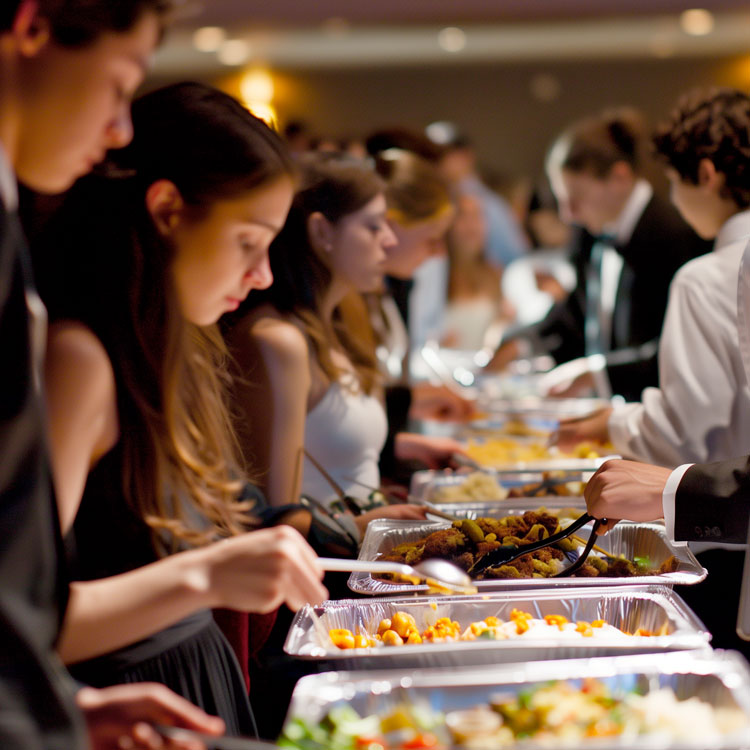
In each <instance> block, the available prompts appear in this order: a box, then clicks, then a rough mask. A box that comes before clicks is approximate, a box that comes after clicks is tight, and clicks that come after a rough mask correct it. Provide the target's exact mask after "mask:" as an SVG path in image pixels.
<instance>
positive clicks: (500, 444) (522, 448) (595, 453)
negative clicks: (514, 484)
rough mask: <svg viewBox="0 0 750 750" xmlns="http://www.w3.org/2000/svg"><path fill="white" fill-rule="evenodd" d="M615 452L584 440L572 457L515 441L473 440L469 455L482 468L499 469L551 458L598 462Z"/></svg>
mask: <svg viewBox="0 0 750 750" xmlns="http://www.w3.org/2000/svg"><path fill="white" fill-rule="evenodd" d="M613 451H614V446H613V445H612V444H611V443H598V442H594V441H591V440H584V441H582V442H580V443H578V445H576V446H575V447H574V448H573V450H572V451H570V452H569V453H562V452H560V451H558V450H557V449H549V448H548V447H547V446H546V444H545V443H542V442H526V441H524V442H522V441H520V440H514V439H512V438H493V439H489V440H482V441H477V440H470V441H469V443H468V445H467V446H466V453H467V455H468V456H469V457H470V458H472V459H473V460H474V461H476V462H477V463H478V464H480V465H481V466H488V467H497V466H503V465H505V464H516V463H529V462H533V461H540V460H544V459H549V458H599V457H600V456H606V455H608V454H610V453H612V452H613Z"/></svg>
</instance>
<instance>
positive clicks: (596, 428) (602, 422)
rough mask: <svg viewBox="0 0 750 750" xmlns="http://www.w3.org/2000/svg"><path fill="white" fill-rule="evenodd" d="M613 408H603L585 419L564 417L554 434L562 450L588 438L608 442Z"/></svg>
mask: <svg viewBox="0 0 750 750" xmlns="http://www.w3.org/2000/svg"><path fill="white" fill-rule="evenodd" d="M610 414H612V409H611V408H607V409H602V410H601V411H598V412H597V413H596V414H593V415H592V416H590V417H586V418H584V419H563V420H561V421H560V425H559V427H558V428H557V431H556V432H555V435H554V440H555V444H556V445H557V446H558V447H559V448H560V450H561V451H571V450H573V449H574V448H575V447H576V445H578V444H579V443H582V442H584V441H586V440H591V441H595V442H599V443H606V442H607V441H608V440H609V428H608V424H609V415H610Z"/></svg>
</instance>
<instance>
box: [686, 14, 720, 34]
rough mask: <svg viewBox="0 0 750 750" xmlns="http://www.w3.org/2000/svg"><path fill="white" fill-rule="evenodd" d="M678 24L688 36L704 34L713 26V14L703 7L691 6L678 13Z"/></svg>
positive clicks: (709, 31)
mask: <svg viewBox="0 0 750 750" xmlns="http://www.w3.org/2000/svg"><path fill="white" fill-rule="evenodd" d="M680 26H682V30H683V31H684V32H685V33H686V34H690V36H705V35H706V34H710V33H711V32H712V31H713V28H714V16H713V13H711V11H708V10H705V9H704V8H691V9H690V10H684V11H683V12H682V13H681V14H680Z"/></svg>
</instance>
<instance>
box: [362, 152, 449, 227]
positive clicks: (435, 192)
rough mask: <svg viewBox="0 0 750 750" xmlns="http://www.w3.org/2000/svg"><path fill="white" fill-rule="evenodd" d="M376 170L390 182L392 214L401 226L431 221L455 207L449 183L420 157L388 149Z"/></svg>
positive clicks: (389, 202) (388, 188)
mask: <svg viewBox="0 0 750 750" xmlns="http://www.w3.org/2000/svg"><path fill="white" fill-rule="evenodd" d="M375 169H376V170H377V172H378V174H379V175H380V176H381V177H382V178H383V179H384V180H385V183H386V192H385V195H386V201H387V203H388V214H389V216H393V218H395V219H396V220H397V221H398V222H399V223H400V224H404V225H407V226H408V225H409V224H416V223H418V222H421V221H428V220H429V219H433V218H435V217H436V216H438V215H440V214H441V213H442V212H443V211H447V210H449V209H450V208H451V206H452V201H451V195H450V191H449V189H448V185H447V184H446V182H445V180H444V179H443V178H442V177H441V176H440V173H439V172H438V170H437V169H436V168H435V167H434V166H433V165H432V164H430V163H429V162H428V161H427V160H426V159H423V158H421V157H419V156H417V155H416V154H412V153H410V152H408V151H404V150H403V149H398V148H389V149H386V150H385V151H381V152H380V153H379V154H378V155H377V156H376V157H375Z"/></svg>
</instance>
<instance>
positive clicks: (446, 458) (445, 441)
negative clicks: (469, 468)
mask: <svg viewBox="0 0 750 750" xmlns="http://www.w3.org/2000/svg"><path fill="white" fill-rule="evenodd" d="M455 453H465V451H464V448H463V446H462V445H461V443H459V442H458V441H457V440H453V438H445V437H428V436H427V435H416V434H414V433H412V432H399V433H398V435H396V443H395V454H396V458H397V459H399V460H400V461H421V462H422V463H423V464H425V465H426V466H428V467H429V468H430V469H442V468H443V467H445V466H451V465H453V463H454V462H453V455H454V454H455Z"/></svg>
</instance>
